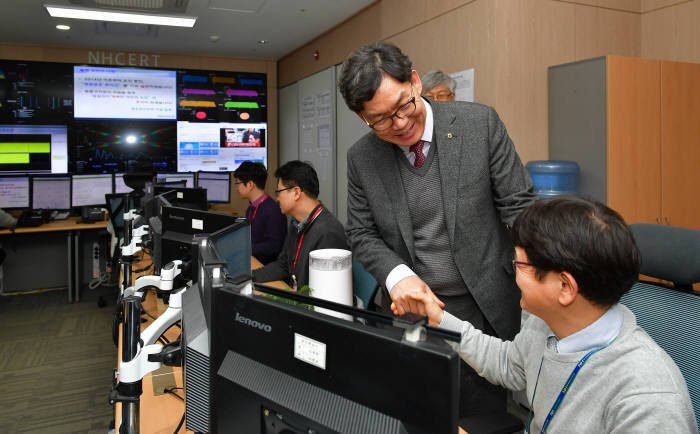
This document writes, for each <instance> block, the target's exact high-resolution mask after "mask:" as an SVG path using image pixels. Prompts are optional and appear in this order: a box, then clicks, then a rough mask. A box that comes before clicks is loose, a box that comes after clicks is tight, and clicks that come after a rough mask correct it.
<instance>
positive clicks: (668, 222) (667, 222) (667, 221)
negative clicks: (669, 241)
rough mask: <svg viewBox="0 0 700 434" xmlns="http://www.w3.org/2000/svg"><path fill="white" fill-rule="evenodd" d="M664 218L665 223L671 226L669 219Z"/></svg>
mask: <svg viewBox="0 0 700 434" xmlns="http://www.w3.org/2000/svg"><path fill="white" fill-rule="evenodd" d="M664 220H666V224H667V225H669V226H671V219H669V218H668V217H664Z"/></svg>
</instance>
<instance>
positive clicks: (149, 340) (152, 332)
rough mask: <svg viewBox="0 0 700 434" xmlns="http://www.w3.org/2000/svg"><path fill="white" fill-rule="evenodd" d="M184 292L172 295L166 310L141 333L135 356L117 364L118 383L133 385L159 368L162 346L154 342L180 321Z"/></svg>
mask: <svg viewBox="0 0 700 434" xmlns="http://www.w3.org/2000/svg"><path fill="white" fill-rule="evenodd" d="M186 290H187V288H180V289H179V290H178V291H177V292H175V293H173V294H172V295H171V296H170V305H169V306H168V309H167V310H166V311H165V312H163V314H162V315H160V316H159V317H158V318H157V319H156V320H155V321H153V323H152V324H151V325H149V326H148V327H147V328H146V330H144V331H143V332H142V333H141V341H140V342H139V348H138V349H137V353H136V356H135V357H134V358H133V359H131V360H130V361H128V362H125V361H123V360H122V361H121V363H120V364H119V381H120V382H124V383H134V382H136V381H139V380H141V379H142V378H143V377H144V376H145V375H146V374H148V373H149V372H153V371H155V370H156V369H158V368H160V367H161V365H162V363H161V362H162V360H158V359H159V358H158V357H157V355H158V354H160V353H161V351H162V350H163V345H161V344H157V343H156V342H157V341H158V338H159V337H160V336H161V335H162V334H163V333H165V331H166V330H168V329H169V328H170V327H172V326H173V325H174V324H175V323H176V322H178V321H180V320H181V319H182V295H183V294H184V293H185V291H186ZM171 351H172V350H170V351H169V352H168V354H169V353H170V352H171ZM177 362H179V358H178V360H177Z"/></svg>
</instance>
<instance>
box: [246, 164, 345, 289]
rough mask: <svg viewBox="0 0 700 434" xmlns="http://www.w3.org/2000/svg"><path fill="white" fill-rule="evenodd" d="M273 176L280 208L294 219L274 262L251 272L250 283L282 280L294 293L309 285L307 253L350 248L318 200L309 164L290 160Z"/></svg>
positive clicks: (327, 211) (313, 174)
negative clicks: (275, 179) (275, 180)
mask: <svg viewBox="0 0 700 434" xmlns="http://www.w3.org/2000/svg"><path fill="white" fill-rule="evenodd" d="M275 177H276V178H277V190H275V193H276V194H277V202H279V205H280V209H281V210H282V212H283V213H284V214H286V215H288V216H290V217H293V219H294V220H293V221H292V224H291V225H290V226H289V228H288V230H287V238H286V239H285V241H284V246H283V247H282V251H281V252H280V254H279V256H278V257H277V260H275V261H273V262H271V263H269V264H267V265H266V266H264V267H263V268H259V269H257V270H253V280H254V281H256V282H269V281H272V280H284V281H285V282H287V284H289V285H290V286H291V287H292V288H293V289H294V290H298V289H300V288H302V287H304V285H308V284H309V252H312V251H314V250H318V249H345V250H350V247H349V246H348V243H347V240H346V238H345V229H344V228H343V225H342V223H340V222H339V221H338V219H337V218H336V217H335V216H334V215H333V214H332V213H331V212H330V211H329V210H328V209H327V208H325V207H324V206H323V204H322V203H321V202H320V201H319V200H318V192H319V186H318V176H317V175H316V171H315V170H314V168H313V167H311V165H309V164H308V163H304V162H302V161H297V160H295V161H290V162H288V163H286V164H284V165H283V166H281V167H280V168H278V169H277V171H276V172H275ZM297 222H298V223H297Z"/></svg>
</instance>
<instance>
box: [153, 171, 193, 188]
mask: <svg viewBox="0 0 700 434" xmlns="http://www.w3.org/2000/svg"><path fill="white" fill-rule="evenodd" d="M175 181H185V182H186V183H187V184H186V185H185V187H187V188H194V173H193V172H185V173H158V174H157V175H156V182H158V183H162V182H175Z"/></svg>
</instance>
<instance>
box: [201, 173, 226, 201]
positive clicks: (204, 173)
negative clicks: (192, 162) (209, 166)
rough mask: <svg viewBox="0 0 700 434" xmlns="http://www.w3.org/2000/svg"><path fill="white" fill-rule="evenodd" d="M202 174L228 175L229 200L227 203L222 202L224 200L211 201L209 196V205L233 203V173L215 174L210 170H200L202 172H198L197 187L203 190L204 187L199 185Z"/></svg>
mask: <svg viewBox="0 0 700 434" xmlns="http://www.w3.org/2000/svg"><path fill="white" fill-rule="evenodd" d="M202 173H204V174H212V175H221V174H224V173H225V174H227V175H228V189H227V192H228V195H227V196H228V200H227V201H222V200H210V199H209V195H208V194H207V201H208V202H209V203H231V177H232V174H231V172H229V171H221V172H213V171H210V170H200V171H198V172H197V187H199V188H202V186H201V185H199V177H200V176H201V175H202Z"/></svg>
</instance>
